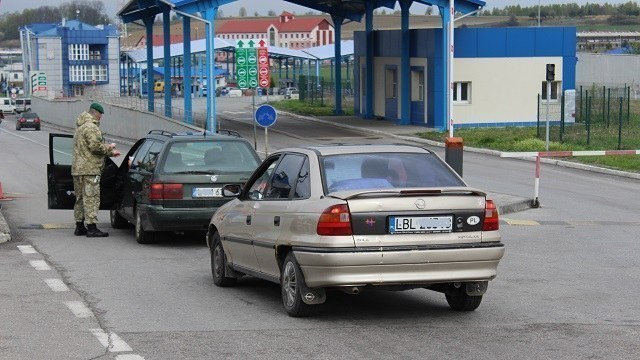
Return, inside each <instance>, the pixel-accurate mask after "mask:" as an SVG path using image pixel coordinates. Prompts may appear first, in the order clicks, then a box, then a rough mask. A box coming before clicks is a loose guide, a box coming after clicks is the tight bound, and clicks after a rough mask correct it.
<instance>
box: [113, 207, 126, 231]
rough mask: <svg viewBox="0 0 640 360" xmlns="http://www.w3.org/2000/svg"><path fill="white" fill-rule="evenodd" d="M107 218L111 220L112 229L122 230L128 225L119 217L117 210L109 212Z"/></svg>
mask: <svg viewBox="0 0 640 360" xmlns="http://www.w3.org/2000/svg"><path fill="white" fill-rule="evenodd" d="M109 218H110V219H111V227H112V228H114V229H124V228H126V227H127V225H129V222H128V221H127V220H126V219H125V218H123V217H122V215H120V213H119V212H118V210H111V211H109Z"/></svg>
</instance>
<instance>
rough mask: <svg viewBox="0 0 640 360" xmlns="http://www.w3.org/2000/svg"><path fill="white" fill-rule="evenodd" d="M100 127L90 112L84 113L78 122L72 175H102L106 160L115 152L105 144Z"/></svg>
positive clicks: (74, 136)
mask: <svg viewBox="0 0 640 360" xmlns="http://www.w3.org/2000/svg"><path fill="white" fill-rule="evenodd" d="M99 125H100V122H99V121H98V120H96V119H95V118H94V117H93V116H91V115H90V114H89V113H88V112H83V113H82V114H80V116H79V117H78V120H76V133H75V134H74V135H73V161H72V163H71V175H74V176H77V175H100V174H101V173H102V168H104V158H105V157H106V156H112V155H113V150H109V148H108V146H107V144H105V143H104V138H103V137H102V132H101V131H100V128H98V126H99Z"/></svg>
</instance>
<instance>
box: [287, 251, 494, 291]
mask: <svg viewBox="0 0 640 360" xmlns="http://www.w3.org/2000/svg"><path fill="white" fill-rule="evenodd" d="M294 251H295V255H296V259H297V261H298V263H299V265H300V268H301V270H302V273H303V274H304V278H305V281H306V283H307V286H309V287H326V286H361V285H410V284H415V285H420V284H425V285H427V284H434V283H443V282H454V281H480V280H491V279H493V278H495V276H496V273H497V268H498V263H499V261H500V259H501V258H502V256H503V255H504V245H502V244H501V243H493V244H488V245H481V244H474V245H470V246H469V247H455V248H435V249H428V250H395V249H392V250H389V251H387V250H381V249H380V248H378V249H377V250H376V249H374V248H370V249H362V248H353V249H352V250H351V251H347V250H345V249H340V250H339V251H331V249H326V248H323V249H317V250H315V251H314V249H312V248H303V247H301V248H295V247H294Z"/></svg>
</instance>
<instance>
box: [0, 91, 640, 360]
mask: <svg viewBox="0 0 640 360" xmlns="http://www.w3.org/2000/svg"><path fill="white" fill-rule="evenodd" d="M225 111H227V113H225ZM222 116H223V117H231V116H233V119H234V120H235V121H225V120H224V119H221V125H222V127H223V128H232V129H235V130H238V131H240V132H241V133H242V134H243V136H245V137H247V138H248V139H253V126H252V125H251V124H250V113H249V112H248V111H247V109H246V104H241V105H238V107H237V108H226V109H222ZM243 118H249V120H248V122H247V123H243V122H242V121H243ZM282 120H283V122H282V124H284V123H285V121H284V120H285V119H284V118H283V119H282ZM105 121H109V119H105ZM279 121H280V120H279ZM13 126H14V123H13V121H12V119H11V117H8V119H7V120H5V121H4V122H3V123H2V124H1V125H0V181H1V182H2V185H3V188H4V191H5V193H7V195H9V196H11V197H12V198H13V200H12V201H4V202H2V212H3V214H4V215H5V217H6V218H7V221H8V222H9V225H10V226H11V229H12V235H13V239H12V241H11V242H8V243H5V244H0V269H2V273H0V274H1V275H0V319H3V321H2V326H0V358H2V359H52V358H60V359H61V358H64V359H90V358H101V359H116V358H118V359H121V360H125V359H140V358H145V359H211V358H237V359H252V358H256V359H257V358H269V359H270V358H280V359H297V358H310V359H333V358H375V359H378V358H420V359H423V358H428V359H430V358H434V359H435V358H459V359H479V358H489V359H520V358H527V359H584V358H590V359H611V358H617V359H637V358H639V357H640V342H639V341H638V339H639V338H640V304H639V303H638V301H637V298H639V297H640V288H639V287H638V286H637V285H636V284H637V283H638V280H639V279H640V270H639V267H638V260H637V256H638V255H637V254H638V253H639V250H640V246H639V240H640V236H639V235H638V233H639V231H638V230H640V219H638V215H639V214H640V207H639V206H638V204H640V193H639V192H638V188H639V185H640V183H639V182H638V180H631V179H624V178H618V177H613V176H606V175H601V174H593V173H588V172H583V171H578V170H571V169H564V168H558V167H554V166H546V165H545V166H543V170H542V174H543V175H542V180H541V188H540V194H541V202H542V204H543V206H542V207H541V208H539V209H531V210H527V211H524V212H520V213H516V214H509V215H507V216H503V217H502V219H501V220H503V224H502V225H501V233H502V237H503V241H504V243H505V244H506V246H507V248H506V250H507V252H506V255H505V257H504V259H503V260H502V262H501V264H500V267H499V272H498V277H497V279H496V280H494V281H492V282H491V283H490V285H489V291H488V292H487V294H486V295H485V297H484V300H483V303H482V305H481V306H480V307H479V309H478V310H477V311H475V312H472V313H455V312H452V311H450V310H449V308H448V306H447V304H446V301H445V299H444V296H443V295H442V294H438V293H433V292H429V291H427V290H411V291H404V292H382V291H366V292H364V293H362V294H361V295H358V296H350V295H346V294H343V293H339V292H330V293H329V294H328V302H327V304H326V306H325V307H324V309H323V311H322V313H321V314H320V315H318V316H316V317H314V318H310V319H294V318H290V317H288V316H287V315H286V313H285V312H284V309H283V308H282V304H281V300H280V290H279V287H278V286H277V285H275V284H271V283H267V282H264V281H260V280H256V279H252V278H246V279H243V280H241V281H240V282H239V285H238V286H236V287H234V288H226V289H221V288H217V287H216V286H214V285H213V282H212V280H211V273H210V265H209V253H208V250H207V248H206V246H205V243H204V239H201V238H186V237H184V236H177V235H176V236H169V237H167V238H165V239H163V240H162V241H161V242H159V243H157V244H153V245H144V246H143V245H139V244H137V243H136V242H135V240H134V236H133V229H124V230H114V229H110V226H109V225H108V214H107V213H106V212H101V213H100V215H99V220H100V221H101V224H100V225H99V227H100V228H101V229H103V230H108V231H109V232H110V233H111V236H110V237H108V238H103V239H87V238H84V237H75V236H73V235H72V232H73V228H72V227H73V223H72V222H73V220H72V216H73V215H72V213H71V212H70V211H53V210H46V192H47V189H46V179H45V173H46V172H45V167H46V163H47V162H48V145H47V141H48V140H47V139H48V132H50V131H52V129H51V128H50V127H48V126H43V128H42V131H40V132H37V131H30V130H26V131H21V132H16V131H15V130H14V128H13ZM272 130H273V131H270V132H269V151H273V150H274V149H276V148H279V147H283V146H294V145H301V144H302V145H304V144H312V143H323V142H335V141H339V142H349V143H373V142H376V143H377V142H380V143H382V142H384V143H389V142H391V143H396V142H398V141H397V140H395V139H388V138H384V137H381V136H371V135H370V134H365V133H357V132H347V131H344V130H337V129H335V128H331V127H327V126H324V125H320V124H313V123H304V122H299V123H297V124H296V125H295V126H291V127H286V128H278V127H276V128H274V129H272ZM56 131H59V130H56ZM258 135H262V136H258V137H257V147H258V149H259V150H261V149H264V136H263V131H262V130H261V129H260V132H259V133H258ZM121 148H126V144H121ZM436 151H438V152H439V151H441V150H440V149H436ZM533 171H534V168H533V164H532V163H530V162H524V161H518V160H511V159H499V158H495V157H491V156H485V155H479V154H470V153H466V154H465V169H464V172H465V179H466V180H467V181H468V182H469V183H470V184H471V185H472V186H475V187H479V188H482V189H485V190H488V191H495V192H502V193H507V194H513V195H519V196H525V197H530V196H531V193H532V191H533ZM29 245H32V246H33V249H34V251H35V252H34V253H29V252H30V251H28V249H29V248H21V249H22V250H20V249H19V248H18V246H29ZM33 260H44V261H45V264H48V265H49V266H50V267H51V269H50V270H36V267H37V266H38V265H42V264H41V263H33V262H31V263H30V261H33ZM45 279H57V280H62V282H63V283H64V284H66V285H67V287H68V288H69V291H52V288H51V286H47V285H46V284H45V282H44V280H45ZM50 282H51V281H50ZM82 304H84V305H86V307H85V308H83V307H82ZM72 309H73V311H72ZM74 311H75V313H74ZM74 314H75V315H74ZM83 316H86V317H83ZM92 329H93V330H94V332H96V331H95V329H101V331H105V332H106V333H108V334H109V333H110V334H115V335H117V337H114V336H112V337H111V345H112V346H115V348H114V350H117V349H119V350H125V351H119V352H117V351H112V352H110V351H107V350H106V349H105V347H104V346H103V345H101V344H100V342H99V341H98V337H97V336H96V335H95V334H94V333H93V332H92ZM120 340H121V341H120ZM123 344H124V345H123ZM125 345H126V347H125ZM125 355H126V356H125ZM136 356H138V357H136Z"/></svg>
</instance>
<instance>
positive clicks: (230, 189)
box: [222, 184, 242, 197]
mask: <svg viewBox="0 0 640 360" xmlns="http://www.w3.org/2000/svg"><path fill="white" fill-rule="evenodd" d="M241 191H242V187H241V186H240V185H236V184H228V185H224V186H223V187H222V196H224V197H236V196H238V195H240V192H241Z"/></svg>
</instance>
